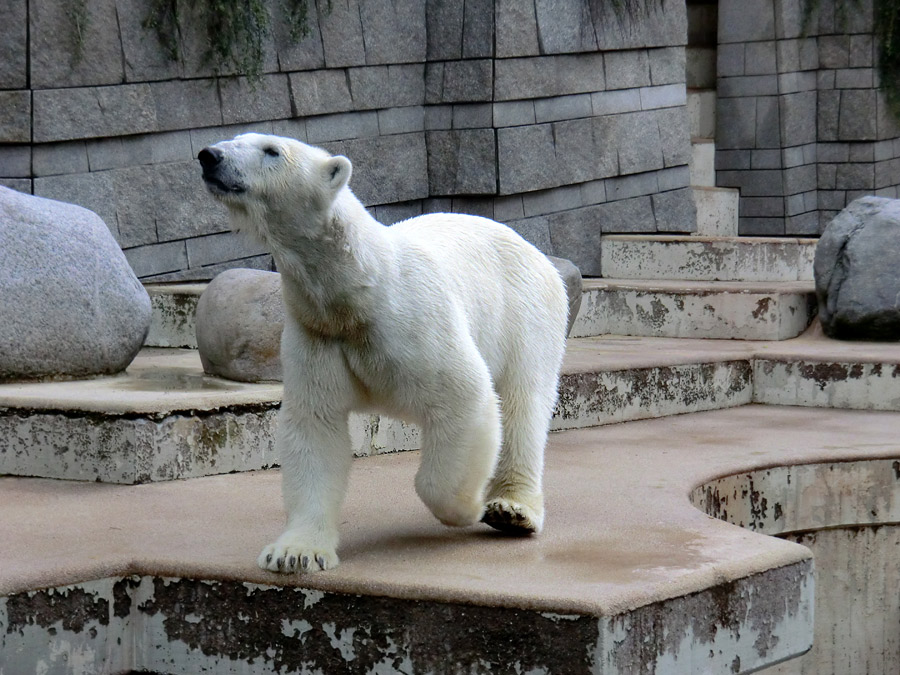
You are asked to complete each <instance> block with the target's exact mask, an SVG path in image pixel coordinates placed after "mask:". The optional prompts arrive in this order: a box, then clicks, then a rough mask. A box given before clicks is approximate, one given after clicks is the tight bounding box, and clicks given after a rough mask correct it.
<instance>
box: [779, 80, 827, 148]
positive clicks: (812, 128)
mask: <svg viewBox="0 0 900 675" xmlns="http://www.w3.org/2000/svg"><path fill="white" fill-rule="evenodd" d="M817 101H818V94H817V93H816V92H812V91H810V92H801V93H797V94H787V95H784V96H781V97H779V107H780V114H781V128H782V130H783V134H784V135H783V143H784V144H785V145H803V144H807V143H814V142H815V141H816V102H817Z"/></svg>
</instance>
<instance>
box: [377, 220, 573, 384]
mask: <svg viewBox="0 0 900 675" xmlns="http://www.w3.org/2000/svg"><path fill="white" fill-rule="evenodd" d="M387 231H388V233H389V235H390V237H391V239H393V240H394V242H395V247H396V250H397V255H398V258H399V259H398V263H399V264H398V268H400V269H414V270H418V271H422V272H423V273H424V274H425V275H429V276H431V277H432V278H428V279H422V278H420V279H417V280H415V282H416V283H420V284H421V288H420V289H419V292H420V294H424V295H425V296H428V295H429V294H431V293H445V294H449V295H451V296H453V300H454V301H456V302H458V303H459V305H460V307H461V309H462V311H463V312H464V313H465V317H466V320H467V323H468V326H469V331H470V332H471V334H472V336H473V338H474V339H475V342H476V344H477V345H478V347H479V350H480V351H481V352H482V355H483V356H484V357H485V360H486V361H487V362H488V365H489V367H490V369H491V370H492V372H493V373H494V375H495V376H496V375H497V371H498V370H499V369H501V368H503V367H505V366H506V365H509V360H510V358H511V357H512V358H515V360H517V361H518V360H519V359H523V358H530V357H532V356H535V355H540V354H557V353H561V351H562V349H563V347H562V345H563V344H564V342H565V332H566V319H567V313H568V300H567V298H566V294H565V288H564V286H563V283H562V279H561V278H560V276H559V273H558V272H557V270H556V268H555V267H554V266H553V265H552V264H551V263H550V261H549V260H547V258H546V256H544V254H542V253H541V252H540V251H539V250H538V249H537V248H535V247H534V246H532V245H531V244H530V243H528V242H527V241H525V240H524V239H523V238H522V237H521V236H519V235H518V234H517V233H516V232H515V231H514V230H512V229H511V228H509V227H507V226H506V225H503V224H501V223H497V222H495V221H493V220H489V219H487V218H482V217H479V216H471V215H464V214H454V213H438V214H429V215H424V216H418V217H416V218H411V219H409V220H405V221H402V222H400V223H397V224H395V225H393V226H391V227H389V228H387ZM552 360H555V359H552ZM518 365H519V366H522V367H529V368H533V367H535V365H536V364H527V363H526V364H518ZM547 365H551V364H547ZM554 365H555V364H554Z"/></svg>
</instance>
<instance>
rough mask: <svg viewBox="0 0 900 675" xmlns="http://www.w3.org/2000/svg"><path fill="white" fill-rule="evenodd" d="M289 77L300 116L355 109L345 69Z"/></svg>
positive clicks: (297, 74) (317, 71)
mask: <svg viewBox="0 0 900 675" xmlns="http://www.w3.org/2000/svg"><path fill="white" fill-rule="evenodd" d="M336 4H337V3H336ZM288 78H289V82H290V85H291V95H292V96H293V99H294V108H295V110H296V111H297V115H298V116H300V117H308V116H310V115H323V114H326V113H334V112H343V111H345V110H352V109H353V99H352V97H351V96H350V85H349V78H348V76H347V73H346V72H345V71H343V70H314V71H309V72H301V73H291V74H290V75H289V76H288Z"/></svg>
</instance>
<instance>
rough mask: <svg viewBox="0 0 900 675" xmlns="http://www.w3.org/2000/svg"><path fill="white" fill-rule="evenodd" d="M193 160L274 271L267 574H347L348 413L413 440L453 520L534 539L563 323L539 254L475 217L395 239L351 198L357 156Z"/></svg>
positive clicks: (553, 274) (246, 149) (248, 153)
mask: <svg viewBox="0 0 900 675" xmlns="http://www.w3.org/2000/svg"><path fill="white" fill-rule="evenodd" d="M198 159H199V161H200V164H201V166H202V170H203V179H204V181H205V183H206V185H207V187H208V189H209V191H210V192H211V193H212V194H213V195H214V196H215V197H217V198H218V199H220V200H221V201H222V202H224V204H225V205H226V206H227V207H228V210H229V214H230V219H231V225H232V229H234V230H236V231H246V232H248V233H250V234H251V235H252V236H253V237H255V238H256V239H258V240H260V241H261V242H262V243H263V244H264V245H265V246H267V247H268V249H269V250H271V252H272V255H273V256H274V259H275V261H276V263H277V266H278V270H279V271H280V272H281V279H282V290H283V296H284V302H285V317H286V318H285V326H284V333H283V337H282V344H281V358H282V364H283V367H284V400H283V403H282V406H281V412H280V416H279V423H278V430H277V432H276V450H277V452H278V454H279V457H280V460H281V466H282V491H283V498H284V505H285V510H286V513H287V524H286V526H285V529H284V532H283V533H282V534H281V536H280V537H279V538H278V540H277V541H275V542H274V543H273V544H270V545H268V546H266V547H265V548H264V549H263V551H262V553H261V554H260V555H259V559H258V564H259V565H260V567H262V568H263V569H267V570H271V571H273V572H308V571H318V570H324V569H329V568H333V567H335V566H336V565H337V564H338V556H337V553H336V549H337V544H338V523H339V515H340V508H341V503H342V501H343V496H344V493H345V491H346V487H347V478H348V474H349V470H350V463H351V460H352V450H351V442H350V435H349V430H348V415H349V413H350V412H351V411H371V410H377V411H379V412H384V413H387V414H389V415H391V416H394V417H397V418H400V419H404V420H407V421H409V422H413V423H415V424H418V425H419V426H420V428H421V431H422V452H421V460H420V466H419V469H418V472H417V474H416V478H415V488H416V491H417V493H418V495H419V497H420V498H421V499H422V501H423V502H424V503H425V504H426V505H427V506H428V508H429V509H430V510H431V512H432V513H433V514H434V515H435V516H436V517H437V518H438V519H439V520H440V521H441V522H442V523H444V524H446V525H450V526H457V527H462V526H467V525H471V524H473V523H476V522H478V521H479V520H481V521H483V522H485V523H487V524H488V525H491V526H493V527H495V528H497V529H499V530H504V531H508V532H511V533H519V534H527V533H532V532H538V531H540V529H541V526H542V524H543V520H544V505H543V496H542V473H543V461H544V460H543V455H544V446H545V444H546V440H547V432H548V428H549V423H550V417H551V414H552V411H553V407H554V404H555V402H556V395H557V381H558V377H559V370H560V366H561V362H562V358H563V352H564V350H565V333H566V318H567V317H566V314H567V310H568V307H567V299H566V293H565V291H564V288H563V283H562V280H561V279H560V276H559V274H558V272H557V271H556V269H555V268H554V266H553V265H552V264H551V263H550V262H549V261H548V260H547V259H546V257H545V256H544V255H542V254H541V253H540V252H539V251H538V250H537V249H536V248H534V247H533V246H532V245H531V244H529V243H527V242H526V241H525V240H524V239H522V238H521V237H520V236H519V235H517V234H516V233H515V232H514V231H513V230H511V229H510V228H508V227H506V226H505V225H502V224H500V223H497V222H494V221H492V220H488V219H486V218H480V217H476V216H469V215H460V214H449V213H439V214H431V215H424V216H419V217H416V218H411V219H410V220H406V221H404V222H401V223H397V224H395V225H393V226H391V227H386V226H384V225H382V224H381V223H379V222H378V221H376V220H375V219H374V218H372V217H371V216H370V215H369V213H368V212H367V211H366V209H365V208H364V207H363V205H362V204H361V203H360V202H359V200H358V199H357V198H356V197H355V196H354V195H353V193H352V192H351V191H350V188H349V187H348V186H347V182H348V181H349V179H350V174H351V170H352V167H351V164H350V161H349V160H348V159H347V158H346V157H343V156H332V155H330V154H329V153H327V152H326V151H324V150H322V149H319V148H315V147H311V146H309V145H306V144H304V143H301V142H299V141H296V140H293V139H288V138H281V137H277V136H269V135H261V134H243V135H240V136H237V137H236V138H234V139H233V140H230V141H223V142H221V143H217V144H215V145H212V146H210V147H207V148H205V149H203V150H201V151H200V153H199V156H198ZM501 428H502V430H501Z"/></svg>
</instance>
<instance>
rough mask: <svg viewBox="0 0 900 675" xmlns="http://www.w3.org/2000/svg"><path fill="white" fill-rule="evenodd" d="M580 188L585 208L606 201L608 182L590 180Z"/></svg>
mask: <svg viewBox="0 0 900 675" xmlns="http://www.w3.org/2000/svg"><path fill="white" fill-rule="evenodd" d="M685 168H687V167H685ZM580 187H581V203H582V204H584V205H585V206H590V205H592V204H602V203H604V202H605V201H606V180H602V179H601V180H590V181H588V182H586V183H582V184H581V186H580Z"/></svg>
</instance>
